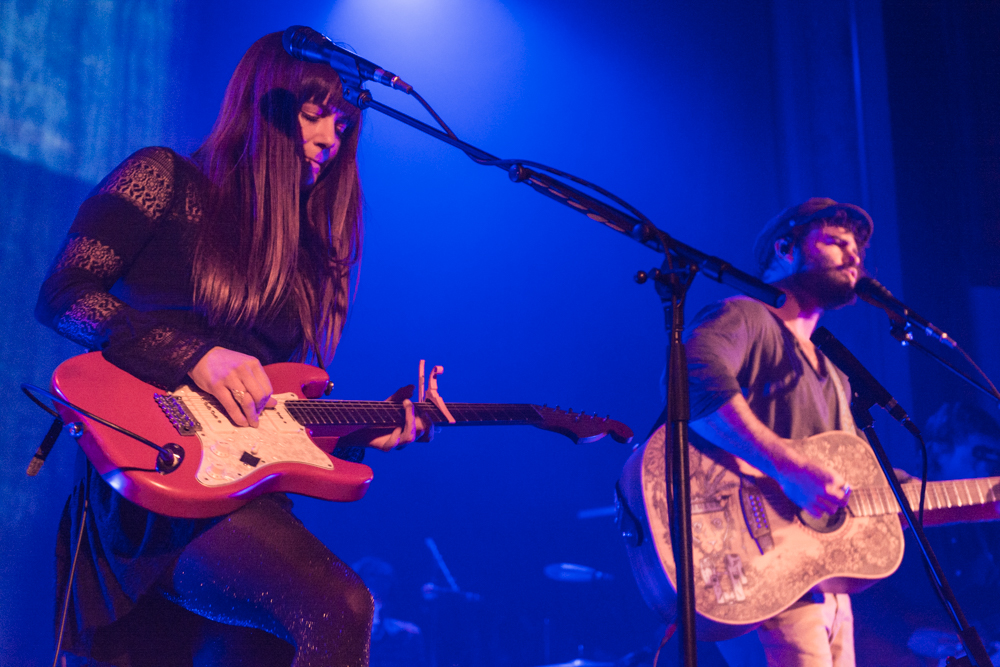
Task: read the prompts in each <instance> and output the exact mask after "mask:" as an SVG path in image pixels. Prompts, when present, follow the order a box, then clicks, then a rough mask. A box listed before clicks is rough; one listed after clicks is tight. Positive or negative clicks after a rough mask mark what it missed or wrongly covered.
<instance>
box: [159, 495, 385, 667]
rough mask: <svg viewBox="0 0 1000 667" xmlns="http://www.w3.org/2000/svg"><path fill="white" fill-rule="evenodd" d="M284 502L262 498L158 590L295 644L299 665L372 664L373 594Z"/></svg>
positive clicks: (200, 541)
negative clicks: (370, 642) (369, 652)
mask: <svg viewBox="0 0 1000 667" xmlns="http://www.w3.org/2000/svg"><path fill="white" fill-rule="evenodd" d="M281 499H282V497H280V496H278V497H273V496H262V497H261V498H258V499H256V500H254V501H252V502H251V503H249V504H247V505H245V506H244V507H243V508H241V509H240V510H237V511H236V512H233V513H232V514H230V515H229V516H227V517H226V518H225V519H223V520H222V521H220V522H219V523H217V524H215V525H214V526H213V527H211V528H209V529H208V530H207V531H205V532H204V533H202V534H201V535H199V536H198V537H197V538H195V539H194V540H192V542H191V543H190V544H189V545H188V546H187V547H186V548H185V549H184V551H183V552H182V554H181V556H180V558H179V559H178V560H177V564H176V566H175V567H174V568H173V569H172V570H171V571H169V572H168V573H167V575H166V576H165V577H164V579H163V580H161V583H160V585H159V587H158V590H157V592H158V593H159V594H161V595H162V596H163V597H165V598H167V599H168V600H170V601H172V602H174V603H176V604H178V605H180V606H182V607H184V608H185V609H188V610H190V611H192V612H194V613H196V614H198V615H199V616H203V617H205V618H208V619H211V620H214V621H219V622H221V623H224V624H227V625H230V626H242V627H246V628H256V629H258V630H263V631H265V632H268V633H270V634H272V635H274V636H276V637H279V638H280V639H283V640H285V641H287V642H288V643H290V644H291V645H292V646H293V647H294V650H295V657H294V660H293V661H292V667H319V666H323V667H365V666H367V665H368V649H369V641H370V635H371V624H372V611H373V606H372V596H371V594H370V593H369V592H368V589H367V588H366V587H365V585H364V583H363V582H362V581H361V579H360V578H359V577H358V576H357V575H356V574H355V573H354V572H353V571H352V570H351V569H350V568H349V567H347V565H345V564H344V563H343V562H342V561H341V560H340V559H338V558H337V557H336V556H334V555H333V554H332V553H330V550H329V549H327V548H326V547H325V546H324V545H323V543H322V542H320V541H319V540H318V539H317V538H316V537H315V536H314V535H313V534H312V533H310V532H309V531H308V530H307V529H306V528H305V527H304V526H303V525H302V524H301V523H300V522H299V520H298V519H296V518H295V516H294V515H292V513H291V512H290V511H289V510H288V509H287V507H285V506H284V505H283V504H282V503H281ZM245 648H246V647H234V649H233V652H234V653H238V652H239V651H240V650H245Z"/></svg>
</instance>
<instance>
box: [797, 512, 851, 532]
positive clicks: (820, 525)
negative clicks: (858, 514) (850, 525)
mask: <svg viewBox="0 0 1000 667" xmlns="http://www.w3.org/2000/svg"><path fill="white" fill-rule="evenodd" d="M846 520H847V510H846V509H845V508H843V507H841V508H839V509H838V510H837V511H836V512H835V513H834V514H823V515H822V516H813V515H812V514H810V513H809V512H807V511H805V510H802V509H800V510H799V521H801V522H802V523H804V524H805V525H807V526H809V527H810V528H812V529H813V530H815V531H816V532H817V533H832V532H833V531H835V530H837V529H838V528H840V527H841V526H843V525H844V521H846Z"/></svg>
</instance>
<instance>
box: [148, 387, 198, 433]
mask: <svg viewBox="0 0 1000 667" xmlns="http://www.w3.org/2000/svg"><path fill="white" fill-rule="evenodd" d="M153 400H154V401H156V404H157V405H158V406H160V409H161V410H163V414H164V415H166V417H167V420H168V421H169V422H170V423H171V424H173V426H174V428H175V429H177V432H178V433H180V434H181V435H195V434H196V433H197V432H198V431H200V430H201V424H200V423H199V422H198V420H197V419H195V418H194V416H193V415H192V414H191V412H190V411H189V410H188V409H187V406H186V405H184V399H182V398H180V397H179V396H169V395H164V394H153Z"/></svg>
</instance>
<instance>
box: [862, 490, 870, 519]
mask: <svg viewBox="0 0 1000 667" xmlns="http://www.w3.org/2000/svg"><path fill="white" fill-rule="evenodd" d="M865 505H867V507H865ZM861 506H862V508H863V511H864V515H865V516H871V515H872V492H869V493H866V494H865V495H864V496H862V498H861Z"/></svg>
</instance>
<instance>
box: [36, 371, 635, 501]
mask: <svg viewBox="0 0 1000 667" xmlns="http://www.w3.org/2000/svg"><path fill="white" fill-rule="evenodd" d="M264 369H265V371H266V372H267V376H268V378H270V380H271V385H272V387H273V388H274V393H273V396H274V397H275V398H276V399H277V401H278V404H277V406H276V407H275V408H273V409H267V410H265V411H264V412H263V413H262V415H261V419H260V426H259V428H249V427H237V426H234V425H233V423H232V422H230V421H229V419H228V418H227V417H226V416H225V414H224V411H223V410H222V409H221V407H220V406H219V404H218V403H217V402H216V401H215V399H214V398H211V397H209V396H207V395H206V394H204V393H202V392H200V391H196V390H193V389H191V388H190V387H186V386H185V387H182V388H180V389H179V390H177V391H174V392H165V391H161V390H159V389H157V388H156V387H154V386H152V385H149V384H146V383H145V382H142V381H141V380H138V379H136V378H135V377H133V376H132V375H129V374H128V373H126V372H125V371H123V370H121V369H119V368H117V367H116V366H112V365H111V364H110V363H108V362H107V361H105V360H104V357H103V356H102V355H101V353H100V352H91V353H89V354H84V355H81V356H78V357H73V358H72V359H69V360H67V361H65V362H63V363H62V364H60V366H59V367H58V368H57V369H56V371H55V373H54V374H53V375H52V388H53V391H54V392H55V393H56V394H57V395H59V396H60V397H62V398H64V399H65V400H66V401H68V402H70V403H73V404H74V405H76V406H77V407H79V408H81V409H82V410H86V411H88V412H90V413H92V414H94V415H96V416H97V417H100V418H103V419H104V420H107V421H109V422H111V423H114V424H116V425H117V426H120V427H122V428H124V429H127V430H129V431H132V432H133V433H135V434H137V435H139V436H142V437H144V438H146V439H147V440H150V441H152V442H153V443H155V444H156V445H160V446H166V445H167V444H168V443H172V445H173V447H172V448H173V449H174V450H175V451H177V453H178V456H177V458H178V459H180V463H179V465H177V466H176V467H175V468H174V469H172V470H170V471H169V472H159V471H158V470H157V456H158V453H157V451H156V450H155V449H152V448H151V447H150V446H148V445H146V444H143V443H142V442H140V441H139V440H137V439H135V438H132V437H130V436H128V435H125V434H123V433H121V432H119V431H117V430H115V429H113V428H110V427H108V426H106V425H104V424H101V423H99V422H98V421H95V420H93V419H90V418H88V417H86V416H84V415H81V414H78V413H76V412H75V411H73V410H71V409H70V408H67V407H65V406H62V405H57V406H56V408H57V409H58V410H59V412H60V414H61V416H62V417H63V419H64V420H65V421H66V422H77V423H79V424H80V425H81V426H82V433H81V434H80V437H79V443H80V446H81V447H82V448H83V451H84V453H85V454H86V455H87V458H89V459H90V461H91V463H92V464H93V465H94V467H95V468H96V469H97V471H98V473H100V475H101V476H102V477H103V478H104V479H105V480H106V481H107V482H108V483H109V484H111V486H113V487H114V488H115V489H116V490H117V491H118V492H119V493H121V494H122V495H123V496H125V497H126V498H128V499H129V500H131V501H132V502H134V503H136V504H138V505H140V506H142V507H145V508H146V509H149V510H152V511H154V512H158V513H160V514H166V515H168V516H175V517H184V518H202V517H210V516H218V515H220V514H225V513H227V512H231V511H233V510H235V509H237V508H238V507H240V506H241V505H244V504H245V503H247V502H249V501H250V500H252V499H253V498H255V497H257V496H259V495H260V494H262V493H269V492H273V491H286V492H291V493H300V494H303V495H307V496H313V497H315V498H322V499H324V500H337V501H353V500H358V499H359V498H361V497H362V496H363V495H364V494H365V491H367V490H368V484H369V483H370V482H371V480H372V470H371V468H369V467H368V466H366V465H363V464H361V463H352V462H350V461H344V460H341V459H338V458H336V457H334V456H331V455H330V452H332V451H333V450H334V448H335V447H336V444H337V440H338V438H340V437H342V436H345V435H347V434H349V433H352V432H354V431H357V430H359V429H361V428H365V427H368V426H398V425H401V424H402V423H403V419H404V410H403V407H402V405H400V404H398V403H387V402H385V401H334V400H323V399H318V398H317V397H318V396H320V395H322V394H323V392H324V391H325V390H326V387H327V386H328V383H329V376H328V375H327V374H326V372H325V371H323V370H322V369H320V368H316V367H315V366H308V365H306V364H295V363H282V364H272V365H270V366H265V367H264ZM446 407H447V409H448V411H449V412H450V414H451V416H452V417H453V419H454V422H449V420H448V419H447V416H446V415H444V414H442V412H441V411H440V410H439V409H438V408H436V407H435V406H434V405H432V404H431V403H422V404H420V408H421V410H422V411H423V412H424V413H425V414H427V415H429V416H430V418H431V420H432V421H433V422H434V424H436V425H441V426H449V425H455V426H461V425H480V426H488V425H528V426H536V427H538V428H541V429H545V430H547V431H555V432H556V433H561V434H563V435H565V436H566V437H568V438H570V439H571V440H573V442H592V441H594V440H598V439H600V438H602V437H604V436H605V435H608V434H610V435H611V437H612V438H614V439H615V440H617V441H618V442H623V443H624V442H629V441H630V440H631V439H632V431H631V430H630V429H629V428H628V427H627V426H625V425H624V424H621V423H619V422H617V421H614V420H613V419H608V418H599V417H594V416H589V415H585V414H582V413H575V412H572V411H567V410H561V409H559V408H558V407H557V408H549V407H540V406H537V405H529V404H500V403H498V404H494V403H448V404H447V406H446ZM76 430H78V431H80V429H76ZM161 469H165V468H163V467H162V466H161Z"/></svg>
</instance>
